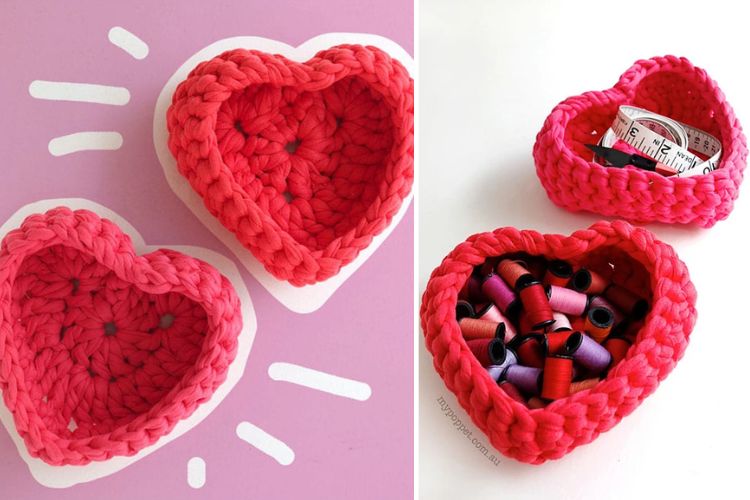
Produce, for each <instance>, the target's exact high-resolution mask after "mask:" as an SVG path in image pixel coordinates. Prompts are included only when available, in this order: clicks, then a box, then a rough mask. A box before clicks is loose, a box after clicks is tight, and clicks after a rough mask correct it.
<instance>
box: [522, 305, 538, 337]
mask: <svg viewBox="0 0 750 500" xmlns="http://www.w3.org/2000/svg"><path fill="white" fill-rule="evenodd" d="M518 331H519V332H521V334H522V335H531V334H532V333H544V328H534V326H533V325H532V324H531V318H529V315H528V313H527V312H526V311H521V312H520V314H519V315H518Z"/></svg>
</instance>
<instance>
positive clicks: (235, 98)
mask: <svg viewBox="0 0 750 500" xmlns="http://www.w3.org/2000/svg"><path fill="white" fill-rule="evenodd" d="M209 74H210V75H211V78H216V79H217V80H218V81H219V82H221V84H222V85H223V87H222V89H221V90H223V91H224V92H223V93H222V98H221V102H219V103H215V102H209V101H213V93H211V92H212V91H211V92H209V91H210V89H208V90H206V89H205V85H204V77H205V76H206V75H209ZM230 75H231V78H232V80H229V79H228V78H229V76H230ZM225 80H226V81H227V82H230V83H225ZM201 91H205V92H206V93H205V94H204V95H202V96H201V99H204V100H205V103H202V104H205V105H206V110H209V111H206V112H208V113H210V114H209V115H208V117H207V119H204V123H202V124H201V126H200V127H199V129H200V132H199V137H194V135H193V129H192V127H191V126H190V124H188V123H186V122H185V123H183V122H181V120H183V113H184V110H186V109H188V108H189V109H198V108H199V106H200V104H198V105H196V104H194V103H193V102H192V99H193V98H192V97H189V96H191V95H192V94H193V93H197V92H201ZM204 113H205V112H204ZM214 113H215V114H214ZM170 114H171V115H172V116H173V119H170V123H171V125H170V134H171V137H170V143H171V147H172V150H173V153H175V156H176V157H177V159H178V164H179V166H180V170H181V172H182V173H183V174H184V175H186V176H187V177H188V178H189V179H190V180H191V182H192V184H193V187H194V188H196V189H197V190H198V191H199V192H200V193H201V194H202V196H203V197H204V201H205V202H206V205H207V206H208V207H209V209H210V210H211V211H212V212H213V213H214V214H215V215H216V216H217V217H219V219H220V220H221V222H222V223H223V224H224V225H225V226H226V227H228V228H229V229H230V230H232V231H233V232H235V233H236V234H237V236H238V238H239V240H240V241H241V242H242V243H243V244H244V245H245V246H246V247H248V248H249V249H250V250H252V251H253V253H254V254H255V256H256V257H258V258H259V259H260V260H261V261H262V262H263V263H264V264H265V265H266V268H267V269H268V270H269V271H270V272H271V273H272V274H274V275H275V276H276V277H277V278H281V279H286V280H289V281H290V282H291V283H292V284H294V285H302V284H311V283H315V282H318V281H322V280H324V279H327V278H328V277H330V276H332V275H333V274H335V273H336V272H338V270H339V269H340V267H341V266H342V265H345V264H346V263H348V262H350V261H351V260H352V259H353V258H354V257H356V255H357V253H358V252H359V251H360V250H361V249H362V248H364V247H365V246H367V245H368V244H369V243H370V241H371V239H372V237H373V236H374V235H376V234H378V233H380V232H381V231H382V230H383V229H384V228H385V227H386V226H387V225H388V223H389V222H390V220H391V218H392V217H393V216H394V215H395V214H396V212H397V211H398V209H399V207H400V205H401V202H402V200H403V198H405V197H406V196H407V195H408V193H409V191H410V189H411V183H412V178H413V82H412V80H411V78H410V77H409V75H408V73H407V72H406V70H405V69H404V68H403V66H401V65H400V64H399V63H398V62H397V61H395V60H393V59H391V58H390V57H389V56H387V55H386V54H385V53H384V52H382V51H380V50H378V49H376V48H372V47H360V46H346V47H334V48H332V49H329V50H326V51H322V52H320V53H318V54H317V55H316V57H315V58H313V59H311V60H310V61H308V62H306V63H296V62H292V61H289V60H287V59H285V58H283V57H281V56H276V55H270V54H266V53H263V52H258V51H249V50H240V49H238V50H235V51H231V52H228V53H225V54H222V55H221V56H218V57H217V58H215V59H213V60H212V61H209V62H208V63H204V64H203V65H201V66H198V68H197V69H196V70H195V71H194V72H193V73H191V76H189V77H188V79H187V80H186V81H185V82H183V84H181V86H180V87H179V88H178V90H177V92H176V97H175V104H174V105H173V107H172V108H171V109H170ZM181 134H184V135H181ZM193 140H198V141H199V142H203V143H204V144H205V143H208V144H210V145H211V148H214V146H213V145H214V144H215V152H216V156H215V157H213V156H212V154H213V153H212V152H207V151H204V150H195V149H192V147H191V146H189V145H188V143H189V142H190V141H193ZM182 149H184V150H185V151H186V153H187V154H182V153H181V152H180V150H182ZM204 153H205V155H204ZM196 155H197V156H198V157H201V156H207V157H208V158H209V162H213V161H214V159H218V162H219V163H220V167H218V171H216V170H214V168H215V167H214V166H212V168H211V173H210V174H208V172H201V171H199V170H200V169H201V166H200V165H201V159H200V158H196ZM209 176H215V178H216V180H218V183H217V184H216V186H217V187H216V188H213V187H211V186H210V184H213V183H214V182H215V180H213V179H208V177H209ZM205 184H208V185H205ZM230 195H231V196H230Z"/></svg>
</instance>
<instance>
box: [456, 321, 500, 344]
mask: <svg viewBox="0 0 750 500" xmlns="http://www.w3.org/2000/svg"><path fill="white" fill-rule="evenodd" d="M458 326H459V327H460V328H461V333H462V334H463V336H464V338H465V339H466V340H474V339H494V338H498V339H500V340H502V341H503V342H505V323H496V322H494V321H484V320H481V319H476V318H464V319H462V320H461V321H459V322H458Z"/></svg>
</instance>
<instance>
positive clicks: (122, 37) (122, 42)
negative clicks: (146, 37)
mask: <svg viewBox="0 0 750 500" xmlns="http://www.w3.org/2000/svg"><path fill="white" fill-rule="evenodd" d="M108 36H109V41H110V42H112V44H113V45H116V46H118V47H120V48H121V49H122V50H124V51H125V52H127V53H128V54H130V55H131V56H133V57H134V58H135V59H139V60H140V59H145V58H146V56H147V55H148V45H147V44H146V42H144V41H143V40H141V39H140V38H138V37H137V36H135V35H134V34H132V33H131V32H129V31H128V30H126V29H125V28H122V27H120V26H115V27H114V28H112V29H110V30H109V35H108Z"/></svg>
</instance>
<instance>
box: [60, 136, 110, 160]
mask: <svg viewBox="0 0 750 500" xmlns="http://www.w3.org/2000/svg"><path fill="white" fill-rule="evenodd" d="M121 147H122V136H121V135H120V134H119V133H117V132H76V133H75V134H70V135H63V136H61V137H55V138H54V139H52V140H51V141H49V144H48V145H47V149H49V152H50V153H51V154H52V156H64V155H67V154H70V153H77V152H79V151H114V150H117V149H120V148H121Z"/></svg>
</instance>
